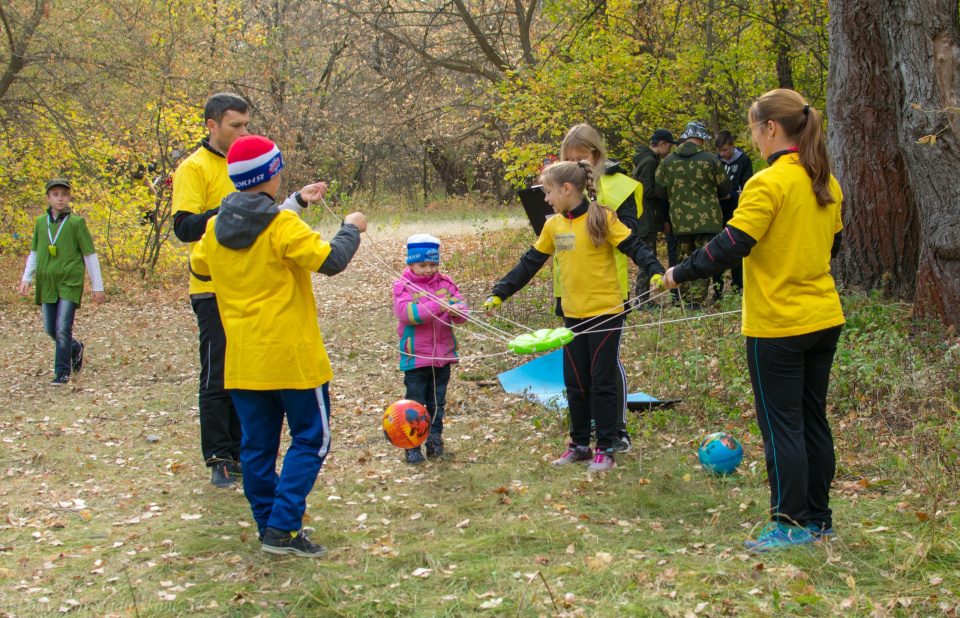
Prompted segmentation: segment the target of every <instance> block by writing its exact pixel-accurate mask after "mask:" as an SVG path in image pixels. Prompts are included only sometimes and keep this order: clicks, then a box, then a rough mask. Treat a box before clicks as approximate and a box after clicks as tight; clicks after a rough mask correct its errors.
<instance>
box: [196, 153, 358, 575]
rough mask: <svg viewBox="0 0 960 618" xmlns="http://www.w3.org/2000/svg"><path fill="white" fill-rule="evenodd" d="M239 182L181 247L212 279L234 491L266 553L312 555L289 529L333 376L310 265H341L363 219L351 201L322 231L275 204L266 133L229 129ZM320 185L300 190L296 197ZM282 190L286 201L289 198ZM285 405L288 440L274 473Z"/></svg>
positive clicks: (314, 550) (317, 447)
mask: <svg viewBox="0 0 960 618" xmlns="http://www.w3.org/2000/svg"><path fill="white" fill-rule="evenodd" d="M227 164H228V169H229V173H230V178H231V180H232V181H233V182H234V184H235V185H236V187H237V189H239V191H238V192H236V193H231V194H230V195H228V196H227V197H226V198H224V200H223V202H222V205H221V206H220V211H219V213H218V214H217V216H215V217H213V218H211V220H210V221H208V222H207V228H206V233H205V234H204V235H203V237H202V239H201V240H200V242H199V243H197V245H196V246H195V247H194V249H193V253H192V254H191V257H190V268H191V272H192V273H193V274H194V276H195V277H197V278H198V279H200V280H201V281H207V282H209V283H210V284H212V285H213V287H214V290H215V292H216V294H217V302H218V307H219V310H220V316H221V318H222V320H223V327H224V330H225V332H226V341H227V346H226V355H225V373H224V384H225V386H226V388H227V389H228V390H229V391H230V396H231V398H232V399H233V402H234V405H235V406H236V409H237V413H238V414H239V416H240V422H241V426H242V427H243V443H242V445H241V448H240V457H241V461H242V463H243V472H244V475H243V491H244V494H245V495H246V496H247V500H248V501H249V502H250V508H251V510H252V511H253V517H254V519H255V520H256V522H257V528H258V529H259V531H260V535H261V542H262V545H261V547H262V549H263V551H264V552H266V553H271V554H292V555H297V556H305V557H310V558H319V557H321V556H323V554H324V553H326V550H325V549H324V548H323V547H321V546H319V545H315V544H314V543H312V542H310V540H309V539H307V538H306V537H305V536H304V535H303V534H302V533H301V524H302V522H303V514H304V511H305V509H306V497H307V494H309V493H310V490H311V489H313V485H314V483H315V482H316V480H317V474H318V473H319V472H320V468H321V466H322V465H323V460H324V458H325V457H326V454H327V452H328V450H329V448H330V429H329V421H330V393H329V391H328V388H327V384H328V383H329V382H330V379H331V378H332V377H333V372H332V370H331V367H330V360H329V359H328V357H327V353H326V351H325V349H324V347H323V339H322V337H321V336H320V327H319V325H318V324H317V306H316V300H315V299H314V296H313V282H312V280H311V276H310V274H311V273H313V272H320V273H322V274H325V275H328V276H332V275H335V274H337V273H339V272H341V271H342V270H343V269H344V268H346V267H347V264H348V263H349V262H350V260H351V259H352V258H353V255H354V253H355V252H356V250H357V248H358V247H359V246H360V233H361V232H363V231H364V230H365V229H366V219H365V218H364V216H363V215H362V214H360V213H352V214H350V215H347V217H346V218H345V219H344V223H343V226H342V227H341V228H340V231H339V232H337V234H336V236H334V237H333V239H332V240H331V241H330V242H326V241H325V240H323V239H322V238H321V237H320V234H318V233H316V232H314V231H312V230H311V229H310V227H309V226H308V225H307V224H306V223H304V222H303V221H301V220H300V218H299V217H298V216H297V215H296V214H295V213H293V212H290V211H289V210H284V209H278V208H277V206H276V205H274V197H273V196H274V195H275V194H276V192H277V189H278V188H279V186H280V176H279V174H280V170H281V169H282V168H283V158H282V156H281V154H280V150H279V149H278V148H277V147H276V145H274V144H273V142H271V141H270V140H268V139H267V138H265V137H261V136H258V135H248V136H245V137H241V138H240V139H238V140H237V141H236V142H234V144H233V146H232V147H231V148H230V151H229V153H228V155H227ZM325 190H326V185H324V184H323V183H317V184H314V185H307V186H306V187H304V188H303V189H301V190H300V196H302V198H305V199H306V200H307V202H308V203H309V201H312V200H314V199H319V197H321V196H322V195H323V193H324V191H325ZM294 199H295V197H294V196H291V198H290V199H289V200H288V201H291V200H294ZM284 417H286V420H287V424H288V426H289V429H290V435H291V437H292V441H291V444H290V447H289V448H288V449H287V453H286V456H285V457H284V460H283V469H282V471H281V472H280V475H279V476H278V475H277V469H276V462H277V454H278V451H279V448H280V436H281V431H282V429H283V421H284Z"/></svg>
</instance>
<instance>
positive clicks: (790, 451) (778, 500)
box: [747, 326, 840, 528]
mask: <svg viewBox="0 0 960 618" xmlns="http://www.w3.org/2000/svg"><path fill="white" fill-rule="evenodd" d="M839 339H840V327H839V326H836V327H833V328H828V329H826V330H820V331H817V332H814V333H808V334H806V335H797V336H795V337H779V338H758V337H747V366H748V367H749V368H750V381H751V383H752V384H753V396H754V399H755V401H756V407H757V424H759V425H760V433H762V434H763V448H764V454H765V456H766V460H767V476H768V478H769V480H770V514H771V519H772V520H773V521H779V522H783V523H785V524H792V525H800V526H806V525H808V524H813V525H816V526H818V527H821V528H830V527H832V526H833V520H832V512H831V510H830V484H831V483H832V482H833V475H834V471H835V469H836V457H835V455H834V451H833V434H832V433H831V431H830V423H829V422H828V421H827V386H828V385H829V383H830V368H831V366H832V365H833V355H834V353H835V352H836V351H837V341H838V340H839Z"/></svg>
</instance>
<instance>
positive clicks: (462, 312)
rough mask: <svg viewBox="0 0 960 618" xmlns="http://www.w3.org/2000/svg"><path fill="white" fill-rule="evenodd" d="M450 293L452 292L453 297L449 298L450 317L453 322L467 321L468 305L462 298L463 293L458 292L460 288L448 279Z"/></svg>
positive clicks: (461, 322)
mask: <svg viewBox="0 0 960 618" xmlns="http://www.w3.org/2000/svg"><path fill="white" fill-rule="evenodd" d="M450 293H451V294H453V298H451V299H450V307H449V311H450V319H451V320H452V321H453V322H454V323H455V324H463V323H464V322H466V321H467V317H468V316H469V315H470V307H469V306H468V305H467V301H466V300H464V298H463V295H462V294H461V293H460V288H458V287H457V284H456V283H454V282H453V281H452V280H450Z"/></svg>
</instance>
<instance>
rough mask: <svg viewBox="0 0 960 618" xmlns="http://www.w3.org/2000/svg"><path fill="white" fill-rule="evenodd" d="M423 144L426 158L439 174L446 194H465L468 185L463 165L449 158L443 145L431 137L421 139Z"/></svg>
mask: <svg viewBox="0 0 960 618" xmlns="http://www.w3.org/2000/svg"><path fill="white" fill-rule="evenodd" d="M423 144H424V146H425V147H426V151H427V158H428V159H430V163H431V164H432V165H433V169H435V170H436V171H437V174H439V176H440V182H442V183H443V188H444V191H446V192H447V195H466V194H467V193H468V191H469V186H468V185H467V173H466V171H465V170H464V169H463V166H462V165H460V163H459V162H457V161H456V160H454V159H451V158H450V156H448V155H447V153H446V151H445V150H444V148H443V146H442V145H440V144H437V143H436V142H434V141H433V139H431V138H429V137H428V138H426V139H425V140H423Z"/></svg>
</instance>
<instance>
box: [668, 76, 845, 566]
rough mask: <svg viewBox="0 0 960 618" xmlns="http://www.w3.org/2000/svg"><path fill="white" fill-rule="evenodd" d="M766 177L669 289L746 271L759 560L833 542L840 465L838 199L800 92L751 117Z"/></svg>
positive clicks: (762, 102) (777, 97)
mask: <svg viewBox="0 0 960 618" xmlns="http://www.w3.org/2000/svg"><path fill="white" fill-rule="evenodd" d="M750 124H751V125H752V127H753V137H754V139H755V140H756V142H757V146H759V148H760V154H761V155H763V157H765V158H766V159H767V162H768V163H769V164H770V167H768V168H766V169H763V170H761V171H759V172H757V173H756V174H754V175H753V177H752V178H751V179H750V180H748V181H747V184H746V185H745V186H744V189H743V193H742V194H741V195H740V205H739V206H738V207H737V210H736V212H735V213H734V215H733V218H732V219H731V220H730V221H729V223H727V226H726V228H725V229H724V230H723V231H722V232H721V233H720V234H718V235H717V236H716V237H715V238H714V239H713V240H711V241H710V243H709V244H708V245H707V246H706V247H704V248H703V249H700V250H698V251H696V252H695V253H694V254H693V255H691V256H690V257H688V258H687V259H685V260H684V261H683V262H682V263H681V264H679V265H678V266H677V267H676V268H671V269H670V270H669V271H667V274H666V276H665V277H664V279H665V280H666V284H667V286H668V287H676V286H677V285H678V284H679V283H681V282H684V281H690V280H693V279H699V278H705V277H709V276H710V275H712V274H714V273H717V272H722V271H723V270H726V269H727V268H730V267H731V266H734V265H736V264H737V263H738V262H739V261H740V260H743V293H744V294H743V326H742V332H743V334H744V335H746V337H747V366H748V368H749V370H750V381H751V382H752V384H753V394H754V399H755V402H756V408H757V423H758V424H759V426H760V432H761V433H762V434H763V444H764V451H765V455H766V461H767V475H768V477H769V480H770V514H771V523H770V524H769V525H768V526H767V527H766V528H764V530H763V531H762V532H761V533H760V536H759V538H758V539H757V540H755V541H754V540H749V541H747V542H746V545H747V548H748V549H750V550H751V551H754V552H764V551H773V550H777V549H781V548H784V547H789V546H793V545H806V544H812V543H814V542H816V541H823V540H829V539H830V538H831V537H833V535H834V530H833V513H832V511H831V510H830V483H831V482H832V481H833V475H834V470H835V467H836V459H835V456H834V450H833V436H832V433H831V430H830V423H829V422H828V421H827V414H826V410H827V387H828V385H829V382H830V368H831V367H832V365H833V357H834V354H835V353H836V350H837V342H838V341H839V339H840V329H841V326H842V325H843V323H844V318H843V310H842V308H841V306H840V295H839V294H838V293H837V288H836V284H835V283H834V281H833V277H832V276H831V275H830V259H831V258H832V257H835V256H836V254H837V252H838V251H839V249H840V237H841V236H840V232H841V229H842V228H843V224H842V223H841V219H840V204H841V202H842V200H843V194H842V193H841V191H840V185H839V184H838V183H837V180H836V178H834V177H833V176H832V175H831V174H830V159H829V157H828V156H827V147H826V137H825V135H824V131H823V119H822V117H821V116H820V113H819V112H818V111H817V110H816V109H815V108H813V107H811V106H810V104H808V103H807V102H806V101H804V100H803V97H802V96H800V95H799V94H798V93H796V92H794V91H793V90H784V89H781V90H771V91H770V92H768V93H766V94H764V95H763V96H762V97H760V98H759V99H758V100H757V102H756V103H754V104H753V106H752V107H751V108H750Z"/></svg>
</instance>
